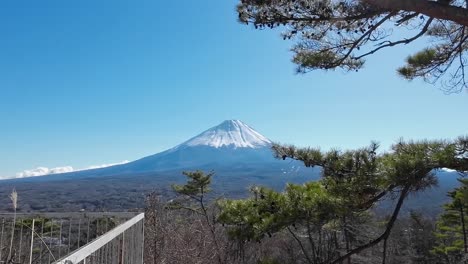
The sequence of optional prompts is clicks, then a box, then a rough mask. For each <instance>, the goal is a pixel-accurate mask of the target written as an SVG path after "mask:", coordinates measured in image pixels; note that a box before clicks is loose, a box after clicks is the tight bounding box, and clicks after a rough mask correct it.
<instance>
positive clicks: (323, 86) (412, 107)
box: [0, 0, 468, 177]
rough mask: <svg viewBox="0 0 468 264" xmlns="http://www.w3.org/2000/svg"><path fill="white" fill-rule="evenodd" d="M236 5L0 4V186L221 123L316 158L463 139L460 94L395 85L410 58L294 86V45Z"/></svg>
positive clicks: (151, 149)
mask: <svg viewBox="0 0 468 264" xmlns="http://www.w3.org/2000/svg"><path fill="white" fill-rule="evenodd" d="M236 2H237V1H234V0H228V1H227V0H226V1H217V0H206V1H203V2H199V1H188V0H187V1H153V0H148V1H145V0H141V1H140V0H139V1H131V2H130V1H121V0H113V1H110V0H102V1H94V0H93V1H91V0H83V1H59V0H56V1H52V0H51V1H49V0H41V1H3V2H2V4H1V8H0V38H1V41H0V77H1V78H0V91H1V95H0V124H1V129H0V177H8V176H14V175H15V173H17V172H19V171H23V170H25V169H32V168H36V167H38V166H44V167H48V168H52V167H59V166H73V167H74V168H85V167H88V166H90V165H99V164H105V163H113V162H120V161H122V160H134V159H137V158H140V157H143V156H146V155H149V154H154V153H156V152H159V151H162V150H165V149H167V148H170V147H172V146H174V145H176V144H179V143H181V142H182V141H184V140H186V139H188V138H190V137H192V136H194V135H195V134H198V133H200V132H202V131H203V130H205V129H207V128H209V127H211V126H214V125H217V124H218V123H220V122H222V121H223V120H225V119H240V120H243V121H244V122H246V123H247V124H249V125H250V126H252V127H254V128H255V129H256V130H258V131H259V132H260V133H262V134H264V135H265V136H267V137H268V138H270V139H272V140H274V141H278V142H283V143H293V144H296V145H299V146H309V145H310V146H321V147H322V148H324V149H327V148H330V147H339V148H342V149H346V148H353V147H360V146H363V145H367V144H368V143H369V142H370V141H371V140H378V141H380V142H381V143H382V145H383V146H389V145H390V144H391V143H393V142H395V141H396V140H397V139H398V138H400V137H404V138H407V139H410V138H411V139H422V138H430V139H434V138H453V137H456V136H459V135H464V134H467V132H468V122H467V116H468V115H467V114H468V102H467V100H468V94H467V93H466V92H462V93H460V94H454V95H444V94H443V92H441V91H440V90H439V89H438V88H437V87H434V86H431V85H429V84H426V83H424V82H422V81H413V82H407V81H405V80H403V79H401V78H400V77H398V76H397V75H396V73H395V69H396V68H397V67H398V66H399V65H401V64H402V62H403V59H404V58H405V57H406V56H407V55H409V54H410V53H411V51H412V49H411V47H403V48H399V49H392V50H388V51H387V52H384V53H381V54H379V55H377V56H374V57H372V58H371V59H369V60H368V63H367V64H366V67H365V69H364V70H362V71H360V72H358V73H343V72H342V71H340V70H337V71H330V72H322V71H317V72H312V73H309V74H306V75H296V74H295V73H294V69H295V66H294V65H293V64H292V63H291V62H290V61H291V55H292V54H291V52H290V51H289V49H290V47H291V44H292V43H291V42H288V41H283V40H282V39H281V37H280V36H279V31H271V30H264V31H258V30H254V29H253V28H251V27H248V26H244V25H241V24H239V23H238V22H237V21H236V17H237V14H236V12H235V5H236ZM424 45H425V43H423V42H420V43H419V44H418V48H420V47H423V46H424ZM413 48H414V47H413Z"/></svg>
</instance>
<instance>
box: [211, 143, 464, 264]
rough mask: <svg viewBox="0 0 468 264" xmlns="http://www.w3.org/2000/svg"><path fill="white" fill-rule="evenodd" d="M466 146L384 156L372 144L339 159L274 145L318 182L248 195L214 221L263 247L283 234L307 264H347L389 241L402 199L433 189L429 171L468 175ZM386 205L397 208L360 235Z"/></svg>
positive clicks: (400, 150)
mask: <svg viewBox="0 0 468 264" xmlns="http://www.w3.org/2000/svg"><path fill="white" fill-rule="evenodd" d="M466 143H467V138H462V137H461V138H459V139H457V140H454V141H421V142H404V141H401V142H399V143H397V144H395V145H393V146H392V149H391V151H389V152H385V153H382V154H379V153H378V152H377V151H378V144H376V143H372V144H371V145H370V146H369V147H367V148H363V149H358V150H353V151H344V152H341V151H337V150H332V151H329V152H322V151H320V150H318V149H310V148H308V149H297V148H295V147H293V146H280V145H275V146H274V147H273V149H274V151H275V153H276V155H277V156H278V157H279V158H283V159H285V158H292V159H297V160H300V161H303V162H304V164H305V165H306V166H321V167H322V168H323V174H322V178H321V179H320V180H319V181H317V182H309V183H307V184H304V185H294V184H288V185H287V187H286V189H285V190H284V191H283V192H276V191H273V190H270V189H267V188H253V189H252V196H253V197H251V198H249V199H243V200H225V201H222V202H220V205H221V208H222V211H221V214H220V215H219V218H218V220H219V221H220V222H222V223H224V224H226V225H227V226H228V230H229V234H230V236H231V237H233V238H235V239H237V240H240V241H249V240H255V241H261V240H262V239H263V238H265V237H267V236H268V237H270V236H272V235H274V234H275V233H278V232H281V231H283V230H287V231H288V232H289V233H291V235H292V236H294V237H295V238H296V241H297V242H298V243H299V244H300V245H301V248H302V249H303V253H304V255H305V257H306V258H307V261H308V262H309V263H328V262H330V263H339V262H341V261H343V260H345V259H348V260H349V259H350V257H351V256H352V255H355V254H357V253H359V252H361V251H362V250H364V249H367V248H370V247H374V246H376V245H378V244H379V243H381V242H386V241H387V240H388V238H389V236H390V233H391V230H392V228H393V226H394V224H395V221H396V219H397V217H398V215H399V212H400V209H401V207H402V205H403V202H404V200H405V199H406V198H407V197H408V196H409V195H410V194H412V193H417V192H420V191H422V190H425V189H427V188H430V187H432V186H434V185H435V184H437V181H436V178H435V176H434V174H433V172H434V170H436V169H439V168H445V167H447V168H453V169H457V170H460V171H465V170H468V157H467V156H466V152H467V151H468V148H467V144H466ZM384 199H390V200H394V201H395V203H396V204H395V207H394V209H393V211H392V212H391V213H390V216H389V218H388V220H387V221H386V222H385V223H384V224H383V228H380V229H381V231H379V232H377V235H374V236H372V237H368V234H367V232H366V231H365V230H366V229H368V228H374V225H373V224H372V222H369V221H368V220H369V219H371V218H370V216H371V211H370V209H371V208H373V207H374V206H375V205H376V204H377V203H378V202H379V201H382V200H384ZM303 238H306V239H303ZM384 245H386V243H384ZM385 248H386V246H384V249H385ZM384 252H385V250H384ZM383 256H384V257H385V253H384V254H383Z"/></svg>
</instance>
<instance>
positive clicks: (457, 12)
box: [361, 0, 468, 26]
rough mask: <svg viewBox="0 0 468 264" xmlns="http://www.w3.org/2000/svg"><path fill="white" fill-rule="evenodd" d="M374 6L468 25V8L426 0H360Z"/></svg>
mask: <svg viewBox="0 0 468 264" xmlns="http://www.w3.org/2000/svg"><path fill="white" fill-rule="evenodd" d="M361 1H362V2H364V3H367V4H369V5H372V6H374V7H378V8H383V9H386V10H391V11H397V12H398V11H407V12H417V13H421V14H423V15H426V16H428V17H433V18H437V19H442V20H448V21H452V22H455V23H457V24H460V25H463V26H468V9H466V8H463V7H458V6H452V5H447V4H443V3H440V2H436V1H428V0H361Z"/></svg>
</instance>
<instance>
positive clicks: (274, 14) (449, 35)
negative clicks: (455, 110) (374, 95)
mask: <svg viewBox="0 0 468 264" xmlns="http://www.w3.org/2000/svg"><path fill="white" fill-rule="evenodd" d="M467 3H468V2H467V1H464V0H438V1H432V0H392V1H390V0H336V1H335V0H296V1H291V0H241V1H240V3H239V4H238V7H237V11H238V13H239V20H240V21H241V22H242V23H245V24H252V25H254V27H255V28H259V29H263V28H275V27H281V26H283V28H284V29H285V32H284V33H283V39H293V40H294V41H295V42H296V44H295V45H294V46H293V48H292V50H293V52H294V54H295V55H294V57H293V61H294V62H295V63H296V64H297V65H298V68H297V71H298V72H299V73H305V72H308V71H310V70H316V69H324V70H329V69H336V68H342V69H345V70H346V71H357V70H359V69H361V68H362V67H363V65H364V63H365V59H366V58H367V57H368V56H371V55H373V54H375V53H376V52H380V51H381V50H383V49H388V48H391V47H394V46H405V45H408V44H410V43H413V42H414V41H416V40H420V39H424V40H425V41H427V42H426V43H428V45H427V46H426V47H425V48H424V49H423V50H422V51H420V52H417V53H416V54H414V55H411V56H409V57H408V58H407V59H406V65H404V66H402V67H400V68H399V69H398V73H399V74H400V75H401V76H403V77H404V78H406V79H410V80H412V79H414V78H422V79H424V80H426V81H428V82H430V83H437V82H438V83H439V84H440V85H441V87H442V88H444V89H445V90H446V91H451V92H453V91H460V90H462V89H463V88H468V84H467V82H466V81H467V80H466V77H465V73H466V72H465V66H467V65H466V63H467V55H466V54H467V50H468V32H467V29H466V27H467V26H468V6H467ZM394 33H395V34H394Z"/></svg>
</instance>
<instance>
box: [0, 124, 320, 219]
mask: <svg viewBox="0 0 468 264" xmlns="http://www.w3.org/2000/svg"><path fill="white" fill-rule="evenodd" d="M271 146H272V141H270V140H269V139H268V138H266V137H265V136H263V135H261V134H260V133H259V132H257V131H255V130H254V129H253V128H252V127H250V126H248V125H247V124H245V123H243V122H242V121H240V120H226V121H224V122H222V123H221V124H219V125H217V126H214V127H212V128H210V129H208V130H206V131H204V132H202V133H200V134H199V135H197V136H195V137H193V138H191V139H189V140H187V141H185V142H183V143H182V144H179V145H177V146H175V147H173V148H171V149H168V150H166V151H163V152H160V153H157V154H154V155H151V156H147V157H144V158H141V159H138V160H135V161H132V162H129V163H125V164H119V165H114V166H111V167H106V168H97V169H90V170H82V171H74V172H68V173H61V174H50V175H45V176H38V177H30V178H22V179H13V180H3V181H0V192H3V193H8V191H11V189H12V188H13V187H14V188H16V190H17V191H18V193H23V201H24V202H26V203H27V204H28V206H26V208H28V209H30V210H49V211H50V210H64V209H63V208H66V209H67V210H72V209H77V210H79V209H81V208H86V209H88V210H96V208H99V207H105V208H112V209H120V210H122V209H128V208H134V207H141V206H142V203H143V197H144V195H143V194H144V193H148V192H149V191H151V190H158V192H160V193H163V194H167V195H170V191H169V190H170V186H171V184H174V183H182V182H184V181H185V177H184V176H183V175H182V172H183V171H190V170H204V171H206V172H209V171H213V172H214V173H215V175H214V177H213V180H212V185H213V186H212V189H213V192H214V193H215V195H216V194H217V195H222V196H228V197H240V196H245V195H246V194H247V192H248V189H249V187H250V186H252V185H261V186H268V187H271V188H274V189H277V190H280V189H283V188H284V186H285V184H286V183H287V182H294V183H303V182H306V181H310V180H314V179H317V178H318V177H319V175H320V168H312V169H311V168H305V167H304V165H303V164H302V163H300V162H297V161H283V160H278V159H276V158H275V157H274V156H273V152H272V150H271ZM44 193H48V197H56V199H54V200H53V201H50V199H48V200H46V199H43V200H41V199H38V197H43V196H44V195H43V194H44ZM24 194H26V197H25V196H24ZM103 197H105V201H104V202H102V201H100V200H102V198H103ZM2 200H3V199H2V197H0V204H2ZM77 201H79V202H77ZM44 203H45V204H46V207H45V208H44V205H43V204H44ZM3 204H8V202H7V201H5V203H3ZM47 204H48V205H47ZM0 210H1V206H0Z"/></svg>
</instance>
